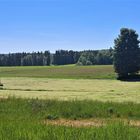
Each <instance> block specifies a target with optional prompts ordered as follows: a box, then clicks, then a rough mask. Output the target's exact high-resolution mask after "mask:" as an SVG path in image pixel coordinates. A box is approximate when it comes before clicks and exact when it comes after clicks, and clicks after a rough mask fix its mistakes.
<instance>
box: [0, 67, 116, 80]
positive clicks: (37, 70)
mask: <svg viewBox="0 0 140 140" xmlns="http://www.w3.org/2000/svg"><path fill="white" fill-rule="evenodd" d="M0 77H40V78H64V79H115V73H114V70H113V66H75V65H68V66H48V67H47V66H44V67H43V66H31V67H25V66H24V67H0Z"/></svg>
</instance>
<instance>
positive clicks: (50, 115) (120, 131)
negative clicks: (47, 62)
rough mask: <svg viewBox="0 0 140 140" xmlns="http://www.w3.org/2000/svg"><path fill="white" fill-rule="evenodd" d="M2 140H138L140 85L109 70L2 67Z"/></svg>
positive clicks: (0, 117)
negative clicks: (117, 76)
mask: <svg viewBox="0 0 140 140" xmlns="http://www.w3.org/2000/svg"><path fill="white" fill-rule="evenodd" d="M0 77H1V83H3V85H4V86H3V87H1V89H0V139H1V140H92V139H93V140H115V139H116V140H126V139H127V140H139V139H140V129H139V127H140V110H139V108H140V94H139V93H140V82H139V81H137V82H127V81H118V80H115V78H116V75H115V73H114V71H113V66H85V67H84V66H74V65H68V66H50V67H1V68H0Z"/></svg>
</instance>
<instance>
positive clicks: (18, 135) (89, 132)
mask: <svg viewBox="0 0 140 140" xmlns="http://www.w3.org/2000/svg"><path fill="white" fill-rule="evenodd" d="M139 108H140V104H132V103H109V102H106V103H103V102H93V101H87V100H85V101H56V100H37V99H36V100H29V99H28V100H27V99H26V100H25V99H15V98H13V99H12V98H9V99H6V100H5V99H1V101H0V139H1V140H50V139H51V140H115V139H116V140H126V139H127V140H139V139H140V129H139V128H136V127H132V126H128V125H126V124H124V123H123V122H120V121H117V122H116V121H113V122H112V123H109V124H107V125H105V126H101V127H97V128H96V127H85V128H84V127H79V128H77V127H66V126H54V125H47V124H44V123H43V120H46V119H47V116H48V115H52V116H54V115H55V116H56V115H57V117H58V118H67V119H75V118H76V119H84V118H91V117H92V118H93V117H94V118H106V119H109V118H111V119H113V118H116V117H120V118H129V119H134V118H135V119H136V118H137V119H140V110H139ZM118 113H119V114H120V116H118Z"/></svg>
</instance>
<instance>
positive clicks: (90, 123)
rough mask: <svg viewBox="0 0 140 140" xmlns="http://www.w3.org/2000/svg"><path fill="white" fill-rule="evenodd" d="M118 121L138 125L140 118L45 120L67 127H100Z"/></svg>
mask: <svg viewBox="0 0 140 140" xmlns="http://www.w3.org/2000/svg"><path fill="white" fill-rule="evenodd" d="M114 121H120V122H124V124H126V125H130V126H135V127H140V120H127V119H110V120H105V119H87V120H67V119H58V120H45V121H44V123H45V124H49V125H57V126H69V127H102V126H105V125H106V124H108V123H111V122H114Z"/></svg>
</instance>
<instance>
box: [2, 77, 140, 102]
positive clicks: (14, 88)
mask: <svg viewBox="0 0 140 140" xmlns="http://www.w3.org/2000/svg"><path fill="white" fill-rule="evenodd" d="M1 81H2V83H3V84H4V90H0V97H4V98H5V97H7V96H15V97H22V98H39V99H57V100H74V99H77V100H84V99H90V100H98V101H114V102H128V101H129V102H135V103H140V82H121V81H117V80H107V79H100V80H99V79H54V78H53V79H48V78H26V77H25V78H12V77H11V78H1Z"/></svg>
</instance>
